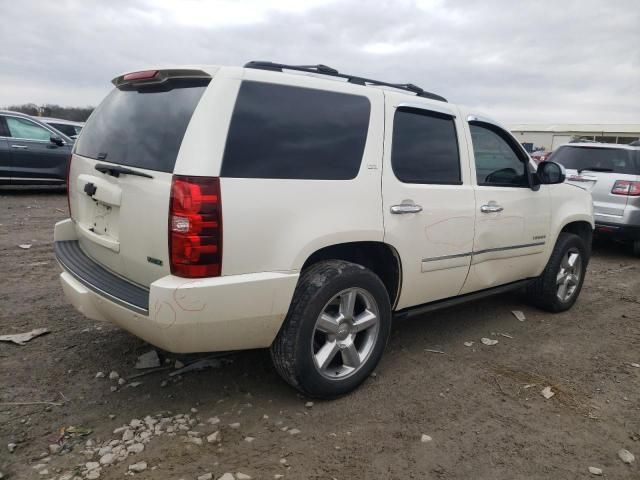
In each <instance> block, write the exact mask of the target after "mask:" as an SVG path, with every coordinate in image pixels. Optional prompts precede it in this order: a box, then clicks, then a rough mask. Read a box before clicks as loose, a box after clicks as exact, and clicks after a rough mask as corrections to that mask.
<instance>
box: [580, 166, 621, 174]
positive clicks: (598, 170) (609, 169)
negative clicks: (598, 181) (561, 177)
mask: <svg viewBox="0 0 640 480" xmlns="http://www.w3.org/2000/svg"><path fill="white" fill-rule="evenodd" d="M585 170H589V171H591V172H613V169H612V168H603V167H584V168H580V169H578V173H582V172H584V171H585Z"/></svg>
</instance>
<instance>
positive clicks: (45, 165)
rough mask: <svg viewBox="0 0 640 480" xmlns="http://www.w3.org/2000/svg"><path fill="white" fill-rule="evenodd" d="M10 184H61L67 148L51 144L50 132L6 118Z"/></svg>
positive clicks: (28, 122)
mask: <svg viewBox="0 0 640 480" xmlns="http://www.w3.org/2000/svg"><path fill="white" fill-rule="evenodd" d="M5 123H6V126H7V131H8V134H9V138H8V141H9V149H10V151H11V162H10V167H9V170H10V172H11V178H12V182H16V183H17V182H19V181H21V180H25V181H30V182H34V181H44V182H48V181H64V179H65V175H66V173H67V162H68V161H69V155H70V154H71V146H70V145H69V144H68V143H66V144H64V145H57V144H55V143H53V142H51V140H50V138H51V137H52V136H59V134H58V133H57V132H55V131H53V130H49V129H48V128H46V127H44V126H43V125H40V124H39V123H36V122H34V121H32V120H29V119H27V118H24V117H18V116H12V115H6V116H5Z"/></svg>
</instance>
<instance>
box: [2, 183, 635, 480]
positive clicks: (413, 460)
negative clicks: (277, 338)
mask: <svg viewBox="0 0 640 480" xmlns="http://www.w3.org/2000/svg"><path fill="white" fill-rule="evenodd" d="M66 211H67V204H66V198H65V196H64V193H63V192H61V191H55V190H54V191H49V190H26V191H22V190H21V191H10V190H2V191H0V334H11V333H19V332H24V331H29V330H31V329H34V328H37V327H47V328H49V329H50V330H51V333H50V334H48V335H46V336H42V337H39V338H36V339H34V340H32V341H31V342H29V343H28V344H27V345H25V346H17V345H13V344H9V343H3V342H0V472H2V473H3V474H4V478H10V479H31V478H39V479H53V478H60V477H61V476H63V475H64V474H65V473H68V472H74V471H75V472H81V470H82V469H81V468H80V467H77V466H83V465H85V463H86V462H88V461H98V458H97V457H96V456H94V457H93V458H91V459H90V458H88V457H87V456H85V454H83V453H82V451H83V445H84V443H85V442H86V441H87V440H89V441H90V443H91V442H93V443H94V444H98V445H100V444H102V443H103V442H106V441H109V440H112V439H119V438H120V436H121V435H122V434H114V433H113V431H114V429H116V428H118V427H120V426H122V425H125V424H129V423H130V421H131V420H132V419H142V418H144V417H146V416H147V415H151V416H154V415H163V416H170V415H176V414H180V413H184V414H189V415H190V418H193V419H194V420H195V421H194V422H193V423H194V425H193V426H192V427H190V428H192V430H195V431H200V432H203V434H204V435H205V436H206V435H208V434H210V433H211V432H213V431H215V430H218V429H219V430H220V432H221V436H222V441H221V443H220V444H218V443H208V442H207V441H206V440H205V441H204V442H203V445H196V444H194V443H191V442H185V441H184V440H185V438H187V437H186V436H185V435H180V434H178V435H169V434H167V433H165V434H162V435H157V436H153V437H152V438H151V439H150V441H148V443H146V445H145V449H144V451H143V452H141V453H138V454H135V455H131V456H130V457H129V458H127V459H126V460H125V461H124V462H122V463H118V464H116V465H112V466H109V467H104V468H102V471H101V475H100V478H101V479H115V478H122V477H123V475H124V474H125V472H127V468H128V466H129V465H130V464H132V463H135V462H138V461H146V462H147V465H148V468H147V470H146V471H144V472H142V473H136V474H135V478H139V479H152V478H153V479H175V480H178V479H184V480H195V479H196V478H197V477H198V476H200V475H203V474H206V473H208V472H211V473H212V474H213V479H217V478H218V477H220V476H222V475H223V473H225V472H242V473H245V474H247V475H250V476H251V477H252V478H264V479H271V478H274V475H278V474H280V475H284V477H283V478H285V479H332V478H335V479H340V480H343V479H387V478H388V479H396V478H403V479H404V478H408V479H431V478H433V479H520V478H541V479H565V478H566V479H580V478H589V477H590V476H591V475H590V474H589V472H588V467H590V466H594V467H598V468H601V469H603V471H604V475H605V476H606V477H607V478H612V479H622V478H640V467H639V464H640V368H637V367H634V366H633V365H632V364H636V365H637V364H638V363H640V293H639V292H640V259H637V258H634V257H633V256H632V255H631V253H630V252H629V251H628V249H625V248H624V247H621V246H619V245H616V244H613V243H605V244H601V245H597V246H596V247H595V250H594V255H593V259H592V262H591V264H590V266H589V272H588V277H587V279H586V282H585V285H584V289H583V291H582V295H581V297H580V299H579V300H578V303H577V304H576V306H575V307H574V308H573V309H572V310H571V311H569V312H567V313H564V314H559V315H550V314H547V313H543V312H540V311H538V310H536V309H534V308H532V307H529V306H528V305H527V304H526V303H524V302H523V301H522V299H521V298H519V297H518V296H517V295H513V294H510V295H502V296H498V297H494V298H490V299H486V300H483V301H477V302H474V303H471V304H467V305H465V306H461V307H456V308H452V309H449V310H446V311H440V312H436V313H432V314H429V315H426V316H423V317H415V318H412V319H410V320H404V321H400V322H397V323H396V325H395V326H394V329H393V333H392V338H391V340H390V342H389V345H388V348H387V351H386V354H385V356H384V358H383V360H382V362H381V364H380V365H379V367H378V369H377V372H376V375H375V376H372V377H371V378H370V379H369V380H368V381H367V382H365V384H363V385H362V387H361V388H360V389H359V390H357V391H356V392H354V393H353V394H351V395H349V396H347V397H344V398H341V399H339V400H336V401H331V402H317V401H316V402H315V403H314V405H313V406H311V407H308V406H307V407H306V406H305V403H306V402H307V401H308V399H305V398H303V397H301V396H299V395H298V394H297V393H296V392H295V391H293V390H292V389H291V388H289V387H288V386H287V385H286V384H285V383H284V382H282V381H281V380H280V379H279V377H278V376H277V375H276V373H275V371H274V369H273V368H272V366H271V362H270V358H269V355H268V352H267V351H249V352H242V353H236V354H232V355H230V356H228V357H225V362H223V366H222V367H220V368H215V369H207V370H203V371H199V372H191V373H186V374H184V375H181V376H174V377H169V375H168V373H170V372H171V371H173V370H172V368H173V367H172V366H171V367H170V368H171V369H167V370H163V371H160V372H155V373H152V374H149V375H145V376H142V377H139V378H137V379H135V381H139V382H142V383H141V384H140V385H139V386H137V387H131V386H127V385H126V384H125V385H123V386H118V384H117V382H116V381H114V380H109V379H108V378H95V377H96V373H97V372H99V371H102V372H104V373H105V374H106V375H107V376H108V374H109V372H111V371H114V370H115V371H117V372H118V373H119V374H120V375H121V376H123V377H126V378H128V381H134V379H132V378H131V377H132V376H133V375H136V374H138V373H140V370H136V369H135V368H134V364H135V362H136V358H137V356H138V355H140V354H142V353H144V352H147V351H149V350H150V348H151V347H150V346H149V345H147V344H145V343H144V342H142V341H141V340H139V339H137V338H135V337H133V336H131V335H129V334H128V333H127V332H125V331H122V330H119V329H118V328H116V327H114V326H111V325H109V324H95V323H94V322H91V321H88V320H87V319H85V318H83V316H82V315H80V314H79V313H77V312H76V311H75V310H74V309H73V308H72V307H71V306H70V305H69V304H68V303H67V302H66V301H65V299H64V297H63V295H62V290H61V287H60V284H59V281H58V274H59V268H58V266H57V264H56V262H55V260H54V258H53V248H52V231H53V224H54V223H55V222H56V221H58V220H61V219H63V218H65V217H66ZM24 243H30V244H32V247H31V248H30V249H28V250H24V249H20V248H19V247H18V245H19V244H24ZM512 310H522V311H524V313H525V314H526V320H525V321H524V322H519V321H518V320H516V319H515V318H514V316H513V315H512V314H511V311H512ZM501 334H506V335H508V336H510V337H512V338H509V337H507V336H503V335H501ZM482 337H490V338H495V339H497V340H499V343H498V344H497V345H495V346H485V345H482V344H481V343H480V339H481V338H482ZM469 341H473V342H475V343H474V344H473V346H471V347H467V346H465V345H464V342H469ZM427 349H431V350H439V351H441V352H444V353H433V352H430V351H427ZM160 354H161V356H162V357H163V359H164V358H168V359H170V360H171V362H173V361H175V360H176V358H177V357H176V356H175V355H171V354H169V353H165V352H160ZM180 360H181V361H183V362H185V363H188V362H189V361H190V360H191V357H186V358H185V357H182V358H180ZM163 382H167V383H166V385H165V383H163ZM546 386H551V387H552V390H553V391H554V392H555V396H553V397H552V398H550V399H545V398H544V397H543V396H542V395H541V391H542V389H543V388H544V387H546ZM111 387H117V391H115V392H114V391H111ZM43 401H44V402H52V404H36V405H13V404H11V403H12V402H43ZM191 409H195V410H197V412H194V411H192V410H191ZM169 412H171V413H169ZM265 415H266V416H268V418H265V417H264V416H265ZM214 416H217V417H219V419H220V424H219V425H216V426H213V425H211V424H209V423H208V422H207V421H206V420H207V419H208V418H210V417H214ZM235 422H239V423H240V426H239V428H235V429H234V428H232V427H230V426H229V425H230V424H232V423H235ZM70 426H74V427H83V428H88V429H91V433H90V434H89V435H87V436H84V437H82V436H80V437H73V436H72V437H71V438H70V439H68V441H67V442H66V444H65V450H66V449H68V448H70V447H73V449H72V450H71V451H65V453H64V454H55V455H47V452H48V447H49V445H50V444H53V443H55V442H56V441H57V440H58V438H59V436H60V431H61V429H62V428H65V427H70ZM285 427H288V428H289V429H298V430H299V431H300V433H298V434H292V433H289V431H288V430H287V431H283V429H284V428H285ZM294 432H295V431H294ZM422 434H427V435H429V436H430V437H432V441H430V442H426V443H423V442H421V435H422ZM194 435H197V434H194ZM245 437H254V438H255V440H253V441H251V442H249V441H246V440H245ZM74 442H75V444H74ZM9 443H15V444H16V448H15V451H14V452H13V453H9V450H8V448H7V444H9ZM621 448H625V449H627V450H629V451H630V452H631V453H633V454H635V456H636V460H635V462H633V463H632V464H631V465H627V464H624V463H623V462H622V461H621V460H620V459H619V458H618V451H619V450H620V449H621ZM43 456H45V457H46V458H44V459H42V458H41V457H43ZM282 459H284V460H282ZM36 464H44V465H45V466H46V467H45V468H43V467H42V466H41V467H39V469H38V470H46V471H48V474H42V473H38V471H37V470H36V469H34V468H33V466H34V465H36ZM74 469H75V470H74ZM275 478H278V477H275Z"/></svg>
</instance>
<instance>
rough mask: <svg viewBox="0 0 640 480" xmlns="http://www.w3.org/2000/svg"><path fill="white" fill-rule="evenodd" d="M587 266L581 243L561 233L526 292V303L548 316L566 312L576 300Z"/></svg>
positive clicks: (584, 248)
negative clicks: (548, 257)
mask: <svg viewBox="0 0 640 480" xmlns="http://www.w3.org/2000/svg"><path fill="white" fill-rule="evenodd" d="M588 263H589V249H588V248H587V246H586V245H585V243H584V240H582V238H580V237H579V236H578V235H574V234H572V233H564V232H563V233H561V234H560V235H559V236H558V241H557V242H556V245H555V247H554V249H553V253H552V254H551V258H550V259H549V263H547V266H546V268H545V269H544V271H543V272H542V275H540V277H538V278H537V279H536V280H535V281H534V282H533V283H532V284H531V285H530V286H529V288H528V289H527V295H528V297H529V299H530V300H531V301H532V302H533V304H534V305H536V306H537V307H539V308H541V309H543V310H547V311H549V312H564V311H565V310H569V309H570V308H571V307H572V306H573V304H574V303H575V302H576V300H577V299H578V295H580V290H581V289H582V284H583V282H584V277H585V273H586V269H587V264H588Z"/></svg>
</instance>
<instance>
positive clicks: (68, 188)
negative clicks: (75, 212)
mask: <svg viewBox="0 0 640 480" xmlns="http://www.w3.org/2000/svg"><path fill="white" fill-rule="evenodd" d="M72 158H73V155H72V156H70V157H69V161H68V162H67V207H69V218H72V217H71V190H70V187H69V174H70V173H71V159H72Z"/></svg>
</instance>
